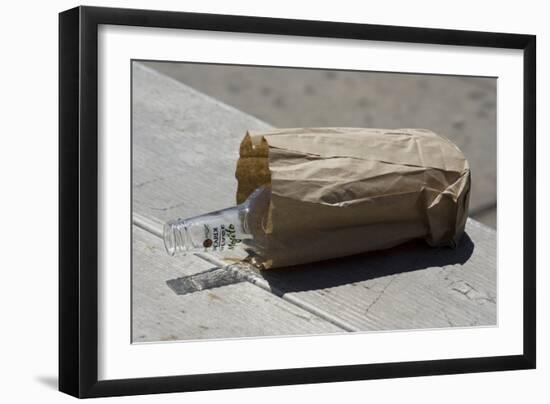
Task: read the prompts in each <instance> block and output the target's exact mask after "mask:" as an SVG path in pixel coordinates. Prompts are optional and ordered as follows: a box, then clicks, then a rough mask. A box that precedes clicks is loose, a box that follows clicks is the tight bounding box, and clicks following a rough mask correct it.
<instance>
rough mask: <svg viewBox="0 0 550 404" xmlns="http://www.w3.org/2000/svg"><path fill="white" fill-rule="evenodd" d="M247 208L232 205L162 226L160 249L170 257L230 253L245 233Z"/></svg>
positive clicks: (244, 236)
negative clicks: (226, 251)
mask: <svg viewBox="0 0 550 404" xmlns="http://www.w3.org/2000/svg"><path fill="white" fill-rule="evenodd" d="M246 212H247V209H246V207H244V206H235V207H232V208H228V209H223V210H220V211H216V212H212V213H207V214H205V215H201V216H196V217H194V218H190V219H185V220H182V219H178V220H175V221H171V222H168V223H166V224H165V225H164V237H163V238H164V246H165V248H166V251H167V252H168V254H170V255H177V254H181V253H183V254H185V253H193V252H208V251H225V250H233V249H234V248H235V247H236V246H238V245H239V244H240V243H241V242H242V240H243V238H246V237H247V234H246V233H245V228H244V227H245V226H244V222H245V219H246Z"/></svg>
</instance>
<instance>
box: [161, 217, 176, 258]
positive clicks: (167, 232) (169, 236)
mask: <svg viewBox="0 0 550 404" xmlns="http://www.w3.org/2000/svg"><path fill="white" fill-rule="evenodd" d="M162 238H163V240H164V248H165V249H166V252H167V253H168V255H171V256H173V255H175V254H176V233H175V229H174V226H173V225H172V224H171V223H166V224H165V225H164V229H163V237H162Z"/></svg>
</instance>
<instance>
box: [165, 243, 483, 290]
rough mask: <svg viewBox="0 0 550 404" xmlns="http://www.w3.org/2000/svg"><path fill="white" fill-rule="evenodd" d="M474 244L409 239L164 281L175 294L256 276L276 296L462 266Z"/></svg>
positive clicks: (469, 255)
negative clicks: (346, 253)
mask: <svg viewBox="0 0 550 404" xmlns="http://www.w3.org/2000/svg"><path fill="white" fill-rule="evenodd" d="M474 248H475V246H474V243H473V241H472V239H471V238H470V236H468V234H464V236H463V237H462V239H461V240H460V243H459V245H458V246H457V247H456V248H433V247H429V246H427V245H426V244H425V243H424V242H422V241H415V242H410V243H407V244H403V245H401V246H398V247H394V248H391V249H387V250H382V251H375V252H370V253H364V254H358V255H353V256H350V257H343V258H337V259H332V260H327V261H321V262H315V263H311V264H305V265H297V266H292V267H286V268H279V269H271V270H265V271H260V272H259V273H258V274H253V275H252V274H251V271H250V272H249V271H242V272H235V271H229V270H227V269H226V268H212V269H210V270H208V271H204V272H202V273H200V274H196V275H192V276H187V277H183V278H177V279H171V280H168V281H167V282H166V283H167V284H168V286H169V287H170V288H171V289H172V290H173V291H174V292H175V293H177V294H179V295H182V294H187V293H192V292H196V291H199V290H205V289H213V288H217V287H220V286H225V285H229V284H233V283H239V282H244V281H247V280H251V279H253V278H254V276H255V277H258V276H259V277H260V278H263V279H264V280H265V281H267V282H268V283H269V286H270V287H271V288H272V292H273V293H274V294H275V295H279V296H282V295H284V294H286V293H292V292H303V291H308V290H318V289H328V288H333V287H337V286H341V285H347V284H352V283H356V282H363V281H367V280H370V279H375V278H381V277H385V276H389V275H394V274H398V273H404V272H411V271H417V270H423V269H428V268H441V267H445V266H449V265H462V264H464V263H466V262H467V261H468V259H469V258H470V257H471V255H472V254H473V252H474Z"/></svg>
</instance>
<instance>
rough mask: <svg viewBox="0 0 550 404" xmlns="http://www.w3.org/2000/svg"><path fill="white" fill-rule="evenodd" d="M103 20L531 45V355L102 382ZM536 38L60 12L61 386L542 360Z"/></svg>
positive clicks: (336, 374) (473, 367)
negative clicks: (100, 29) (100, 150)
mask: <svg viewBox="0 0 550 404" xmlns="http://www.w3.org/2000/svg"><path fill="white" fill-rule="evenodd" d="M100 24H113V25H126V26H140V27H159V28H181V29H194V30H207V31H224V32H242V33H260V34H278V35H292V36H309V37H323V38H345V39H362V40H380V41H392V42H406V43H424V44H440V45H449V46H452V45H463V46H476V47H487V48H510V49H520V50H522V51H523V61H524V62H523V63H524V77H523V84H524V89H523V105H524V107H523V119H524V123H523V141H524V156H523V158H524V166H523V178H524V188H523V201H524V202H523V203H524V211H523V219H524V229H523V251H524V260H523V354H521V355H512V356H496V357H482V358H466V359H445V360H427V361H415V362H400V363H380V364H363V365H350V366H334V367H315V368H307V369H306V368H296V369H281V370H264V371H252V372H235V373H218V374H207V375H181V376H170V377H151V378H140V379H123V380H107V381H98V376H97V374H98V337H97V336H98V323H97V318H98V282H97V280H98V268H97V267H98V132H97V131H98V123H97V118H98V105H97V102H98V87H97V86H98V66H97V61H98V55H97V52H98V26H99V25H100ZM535 106H536V37H535V36H533V35H520V34H506V33H492V32H473V31H459V30H444V29H426V28H411V27H398V26H383V25H369V24H351V23H340V22H326V21H309V20H289V19H279V18H263V17H247V16H230V15H215V14H198V13H185V12H168V11H150V10H132V9H113V8H96V7H77V8H74V9H71V10H68V11H64V12H62V13H60V15H59V218H60V219H59V390H61V391H63V392H65V393H68V394H70V395H73V396H76V397H81V398H84V397H103V396H120V395H134V394H149V393H166V392H183V391H196V390H209V389H226V388H242V387H259V386H274V385H291V384H301V383H324V382H337V381H351V380H362V379H381V378H397V377H411V376H426V375H442V374H458V373H470V372H488V371H501V370H514V369H532V368H535V366H536V287H535V286H536V271H535V269H536V268H535V264H536V227H535V226H536V213H535V212H536V209H535V208H536V206H535V204H536V202H535V196H536V185H535V184H536V171H535V170H536V169H535V166H536V162H535V147H536V143H535V142H536V140H535V127H536V126H535V121H536V108H535Z"/></svg>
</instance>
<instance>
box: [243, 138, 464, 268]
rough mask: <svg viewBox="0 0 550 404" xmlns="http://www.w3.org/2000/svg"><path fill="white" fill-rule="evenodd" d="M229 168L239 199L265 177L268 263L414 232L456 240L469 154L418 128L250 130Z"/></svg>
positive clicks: (446, 242) (394, 240) (384, 243)
mask: <svg viewBox="0 0 550 404" xmlns="http://www.w3.org/2000/svg"><path fill="white" fill-rule="evenodd" d="M236 177H237V180H238V190H237V203H241V202H243V201H244V200H245V199H246V198H247V197H248V196H249V195H250V194H251V193H252V192H253V191H254V190H255V189H256V188H258V187H259V186H261V185H270V186H271V202H270V206H269V210H268V213H267V225H266V228H265V233H266V234H265V238H266V244H265V248H264V251H263V252H262V254H261V255H262V257H263V259H264V262H263V265H264V267H265V268H275V267H281V266H287V265H295V264H301V263H306V262H313V261H319V260H324V259H329V258H335V257H342V256H346V255H351V254H357V253H361V252H366V251H372V250H379V249H384V248H389V247H393V246H395V245H398V244H401V243H403V242H406V241H409V240H412V239H416V238H424V239H425V240H426V241H427V242H428V244H429V245H431V246H455V245H456V244H457V242H458V240H459V239H460V237H461V235H462V234H463V232H464V226H465V223H466V218H467V216H468V201H469V192H470V169H469V165H468V162H467V160H466V159H465V157H464V155H463V154H462V152H461V151H460V150H459V149H458V147H456V146H455V145H454V144H453V143H451V142H450V141H449V140H447V139H444V138H442V137H440V136H438V135H436V134H435V133H433V132H431V131H428V130H424V129H397V130H387V129H364V128H304V129H274V130H270V131H264V132H248V133H247V134H246V136H245V138H244V139H243V141H242V143H241V147H240V158H239V161H238V163H237V170H236Z"/></svg>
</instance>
